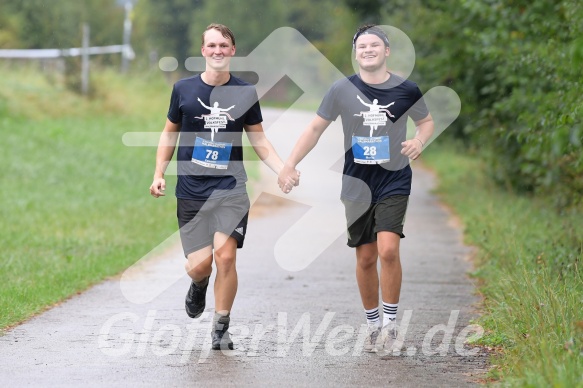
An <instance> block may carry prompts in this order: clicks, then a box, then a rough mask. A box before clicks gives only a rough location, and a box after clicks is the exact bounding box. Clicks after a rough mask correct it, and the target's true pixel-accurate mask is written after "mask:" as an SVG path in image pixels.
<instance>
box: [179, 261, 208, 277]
mask: <svg viewBox="0 0 583 388" xmlns="http://www.w3.org/2000/svg"><path fill="white" fill-rule="evenodd" d="M211 262H212V258H211V257H208V258H206V259H205V260H195V259H194V258H189V259H188V260H187V261H186V263H185V264H184V269H185V270H186V273H187V274H188V276H190V277H191V278H192V279H202V278H204V277H207V276H209V275H210V273H211V272H212V265H211Z"/></svg>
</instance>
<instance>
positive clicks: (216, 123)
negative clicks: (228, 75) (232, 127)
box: [195, 98, 235, 141]
mask: <svg viewBox="0 0 583 388" xmlns="http://www.w3.org/2000/svg"><path fill="white" fill-rule="evenodd" d="M197 100H198V102H200V104H201V105H202V106H203V107H205V108H206V109H208V110H210V111H211V113H209V114H206V115H202V116H198V117H195V118H196V119H204V127H205V128H209V129H210V130H211V141H214V140H215V133H217V132H218V130H219V129H225V128H227V119H229V120H231V121H235V119H233V118H232V117H231V115H230V114H228V113H227V112H228V111H230V110H231V109H233V108H234V107H235V105H232V106H230V107H228V108H226V109H225V108H219V103H218V101H215V103H214V104H213V106H212V107H211V106H207V105H206V104H205V103H204V102H202V100H201V99H200V98H197ZM223 115H224V116H223ZM225 116H226V117H225Z"/></svg>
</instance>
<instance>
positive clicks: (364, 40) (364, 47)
mask: <svg viewBox="0 0 583 388" xmlns="http://www.w3.org/2000/svg"><path fill="white" fill-rule="evenodd" d="M390 51H391V50H390V48H389V47H387V46H385V43H384V42H383V40H382V39H381V38H379V37H378V36H376V35H373V34H363V35H360V36H359V37H358V39H357V40H356V42H355V54H356V58H355V59H356V62H357V63H358V66H359V67H360V69H361V70H364V71H368V72H373V71H376V70H379V69H381V68H383V69H384V68H385V67H386V59H387V58H388V56H389V54H390Z"/></svg>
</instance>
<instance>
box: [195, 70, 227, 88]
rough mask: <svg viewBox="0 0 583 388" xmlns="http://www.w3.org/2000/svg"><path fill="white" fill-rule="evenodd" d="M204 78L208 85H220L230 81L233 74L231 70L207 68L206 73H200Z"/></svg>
mask: <svg viewBox="0 0 583 388" xmlns="http://www.w3.org/2000/svg"><path fill="white" fill-rule="evenodd" d="M200 76H201V77H202V80H203V81H204V83H206V84H207V85H211V86H219V85H224V84H226V83H227V82H229V79H230V78H231V75H230V74H229V71H228V70H227V71H216V70H206V71H205V72H204V73H202V74H201V75H200Z"/></svg>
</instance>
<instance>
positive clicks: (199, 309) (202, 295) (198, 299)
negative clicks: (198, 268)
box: [184, 278, 209, 318]
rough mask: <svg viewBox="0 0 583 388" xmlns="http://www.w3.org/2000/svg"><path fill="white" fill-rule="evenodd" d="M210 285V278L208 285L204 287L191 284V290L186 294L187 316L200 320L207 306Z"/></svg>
mask: <svg viewBox="0 0 583 388" xmlns="http://www.w3.org/2000/svg"><path fill="white" fill-rule="evenodd" d="M208 285H209V284H208V278H207V283H206V285H205V286H203V287H198V286H197V285H196V284H194V282H192V283H191V284H190V289H189V290H188V293H187V294H186V300H185V303H184V307H185V308H186V314H188V316H189V317H190V318H198V317H200V316H201V315H202V313H203V311H204V308H205V306H206V289H207V287H208Z"/></svg>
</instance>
